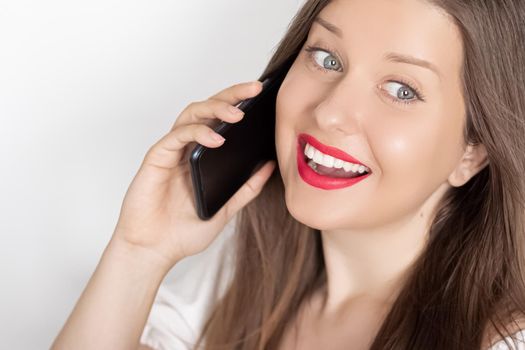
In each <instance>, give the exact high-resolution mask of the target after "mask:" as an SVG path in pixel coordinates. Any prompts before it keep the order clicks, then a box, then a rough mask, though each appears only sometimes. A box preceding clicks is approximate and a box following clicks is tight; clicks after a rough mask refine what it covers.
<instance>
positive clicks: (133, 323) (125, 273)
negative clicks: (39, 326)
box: [51, 242, 169, 350]
mask: <svg viewBox="0 0 525 350" xmlns="http://www.w3.org/2000/svg"><path fill="white" fill-rule="evenodd" d="M168 271H169V267H167V266H165V264H162V263H161V262H160V261H159V260H158V259H156V258H155V257H154V256H152V255H151V254H148V252H145V251H136V250H134V249H131V248H130V247H127V246H125V245H122V244H116V243H114V242H110V244H108V246H107V247H106V249H105V250H104V253H103V254H102V258H101V259H100V262H99V264H98V266H97V268H96V269H95V272H94V273H93V275H92V276H91V278H90V280H89V282H88V284H87V286H86V288H85V289H84V291H83V293H82V295H81V296H80V299H79V300H78V302H77V304H76V305H75V307H74V309H73V312H72V313H71V315H70V316H69V318H68V319H67V321H66V323H65V325H64V327H63V328H62V330H61V331H60V333H59V334H58V336H57V338H56V339H55V341H54V343H53V345H52V347H51V349H52V350H62V349H79V350H87V349H97V350H103V349H112V350H119V349H122V350H124V349H125V350H129V349H135V348H137V346H138V343H139V339H140V335H141V334H142V331H143V329H144V325H145V323H146V320H147V317H148V315H149V312H150V310H151V306H152V304H153V301H154V299H155V295H156V293H157V290H158V288H159V286H160V284H161V282H162V280H163V279H164V277H165V275H166V274H167V272H168Z"/></svg>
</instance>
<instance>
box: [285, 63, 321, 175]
mask: <svg viewBox="0 0 525 350" xmlns="http://www.w3.org/2000/svg"><path fill="white" fill-rule="evenodd" d="M305 81H306V79H305V78H304V74H298V73H297V72H295V71H294V68H293V66H292V68H291V69H290V72H289V73H288V75H287V76H286V78H285V80H284V81H283V83H282V84H281V87H280V89H279V92H278V94H277V99H276V104H275V106H276V110H275V113H276V114H275V117H276V120H275V146H276V151H277V160H278V163H279V167H280V169H281V173H282V174H283V176H285V174H286V173H287V172H289V171H291V170H293V169H289V168H290V167H291V166H295V165H296V164H295V154H296V153H295V151H296V148H295V146H296V141H297V139H296V137H297V133H298V131H300V130H304V128H305V127H306V125H307V123H308V115H309V114H308V109H309V104H310V103H312V102H314V101H315V100H316V99H317V98H318V97H316V96H314V95H312V91H315V90H313V89H309V88H305V85H304V84H305Z"/></svg>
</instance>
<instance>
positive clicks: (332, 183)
mask: <svg viewBox="0 0 525 350" xmlns="http://www.w3.org/2000/svg"><path fill="white" fill-rule="evenodd" d="M306 143H309V144H310V145H312V146H313V147H315V148H316V149H318V150H319V151H321V152H323V153H324V154H328V155H330V156H332V157H335V158H338V159H341V160H344V161H347V162H351V163H354V164H360V165H364V164H363V163H361V162H360V161H358V160H357V159H355V158H353V157H352V156H351V155H349V154H348V153H346V152H344V151H342V150H340V149H338V148H335V147H331V146H327V145H324V144H322V143H321V142H319V141H318V140H317V139H316V138H314V137H313V136H311V135H308V134H300V135H299V136H298V138H297V168H298V171H299V175H300V176H301V178H302V179H303V180H304V181H305V182H306V183H308V184H309V185H311V186H314V187H317V188H321V189H323V190H334V189H339V188H344V187H349V186H352V185H354V184H356V183H358V182H359V181H361V180H364V179H366V178H367V177H368V176H369V175H370V174H371V172H369V173H368V174H365V175H362V176H358V177H355V178H341V177H339V178H337V177H330V176H323V175H320V174H318V173H316V172H315V171H314V170H313V169H312V168H311V167H310V166H309V165H308V164H307V163H306V160H305V156H304V148H305V145H306Z"/></svg>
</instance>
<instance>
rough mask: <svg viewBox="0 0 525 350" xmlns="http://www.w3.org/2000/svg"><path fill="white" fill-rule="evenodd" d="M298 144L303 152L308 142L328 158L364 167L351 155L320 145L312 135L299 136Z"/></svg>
mask: <svg viewBox="0 0 525 350" xmlns="http://www.w3.org/2000/svg"><path fill="white" fill-rule="evenodd" d="M299 142H301V146H302V148H303V150H304V146H305V143H306V142H308V143H309V144H310V145H312V146H314V147H315V148H316V149H318V150H319V151H321V152H323V153H324V154H328V155H330V156H332V157H334V158H338V159H341V160H344V161H346V162H350V163H354V164H360V165H363V166H366V165H364V164H363V163H361V162H360V161H359V160H357V159H355V158H354V157H352V156H351V155H349V154H348V153H346V152H345V151H343V150H340V149H339V148H337V147H333V146H327V145H325V144H323V143H321V142H320V141H319V140H317V139H316V138H315V137H313V136H312V135H308V134H299Z"/></svg>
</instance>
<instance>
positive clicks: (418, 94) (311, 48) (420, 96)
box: [304, 45, 425, 105]
mask: <svg viewBox="0 0 525 350" xmlns="http://www.w3.org/2000/svg"><path fill="white" fill-rule="evenodd" d="M304 50H305V51H306V52H307V56H308V59H309V60H310V62H311V63H312V64H313V65H314V67H315V68H316V69H318V70H319V71H321V72H322V73H325V74H327V73H329V72H330V71H332V72H340V70H333V69H326V68H323V67H321V66H319V65H318V64H317V62H316V61H315V59H314V53H315V52H317V51H323V52H325V53H327V54H330V55H331V56H333V57H335V58H337V60H338V61H341V60H339V58H338V55H337V53H336V54H334V53H332V51H331V50H329V49H326V48H322V47H316V46H310V45H307V46H306V48H305V49H304ZM388 82H389V83H398V84H401V85H405V86H406V87H408V88H409V89H411V90H412V91H413V92H414V95H415V96H416V98H415V99H412V100H399V99H397V98H395V97H393V96H392V95H390V94H388V93H387V95H388V96H389V98H390V100H392V102H394V103H401V104H404V105H409V104H412V103H414V102H416V101H418V100H420V101H423V102H425V96H424V95H423V94H422V93H421V91H420V90H419V89H418V88H416V87H415V86H413V85H412V84H410V83H409V82H407V81H406V80H404V79H398V80H389V81H388Z"/></svg>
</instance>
